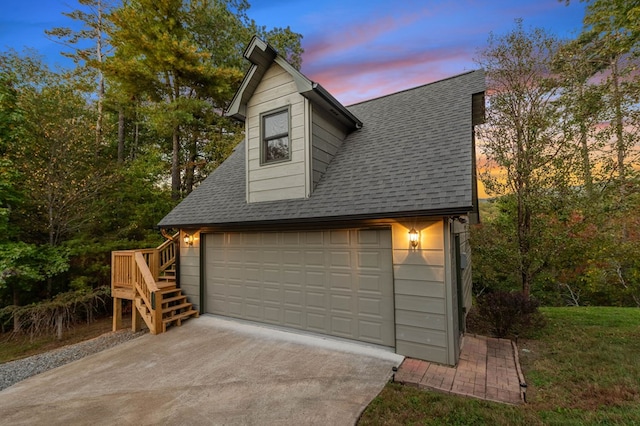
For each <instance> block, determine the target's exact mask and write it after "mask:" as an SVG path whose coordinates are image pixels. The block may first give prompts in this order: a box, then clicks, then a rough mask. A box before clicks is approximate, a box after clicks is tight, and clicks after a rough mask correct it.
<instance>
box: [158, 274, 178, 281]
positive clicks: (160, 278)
mask: <svg viewBox="0 0 640 426" xmlns="http://www.w3.org/2000/svg"><path fill="white" fill-rule="evenodd" d="M158 280H159V281H173V282H175V281H176V277H170V276H167V275H162V276H159V277H158Z"/></svg>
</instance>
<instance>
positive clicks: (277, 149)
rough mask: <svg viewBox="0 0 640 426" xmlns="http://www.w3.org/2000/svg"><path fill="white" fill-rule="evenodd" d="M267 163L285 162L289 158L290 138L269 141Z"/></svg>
mask: <svg viewBox="0 0 640 426" xmlns="http://www.w3.org/2000/svg"><path fill="white" fill-rule="evenodd" d="M266 151H267V152H266V153H265V154H266V155H265V161H276V160H285V159H287V158H289V138H288V137H287V136H285V137H283V138H278V139H271V140H269V141H267V150H266Z"/></svg>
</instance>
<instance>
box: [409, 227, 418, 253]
mask: <svg viewBox="0 0 640 426" xmlns="http://www.w3.org/2000/svg"><path fill="white" fill-rule="evenodd" d="M419 240H420V233H419V232H418V231H416V228H411V231H409V243H411V248H416V247H418V241H419Z"/></svg>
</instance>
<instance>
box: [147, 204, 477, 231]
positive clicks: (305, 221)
mask: <svg viewBox="0 0 640 426" xmlns="http://www.w3.org/2000/svg"><path fill="white" fill-rule="evenodd" d="M473 210H474V208H473V206H468V207H456V208H443V209H430V210H403V211H397V212H387V213H366V214H354V215H344V216H327V217H304V218H289V219H269V220H253V221H251V220H249V221H238V222H214V223H173V224H162V223H160V224H158V226H159V227H160V228H181V229H200V228H243V227H253V228H255V227H261V226H263V227H277V226H291V225H309V224H330V223H339V222H355V221H363V220H374V219H378V220H383V219H398V218H403V217H443V216H461V215H467V214H469V213H472V212H473Z"/></svg>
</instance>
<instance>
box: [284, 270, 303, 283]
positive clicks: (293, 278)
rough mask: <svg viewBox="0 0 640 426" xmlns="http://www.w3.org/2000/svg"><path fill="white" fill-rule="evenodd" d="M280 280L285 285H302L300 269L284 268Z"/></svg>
mask: <svg viewBox="0 0 640 426" xmlns="http://www.w3.org/2000/svg"><path fill="white" fill-rule="evenodd" d="M282 282H283V283H284V284H285V285H287V284H290V285H302V271H301V270H299V269H298V270H294V269H285V270H284V271H283V280H282Z"/></svg>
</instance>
